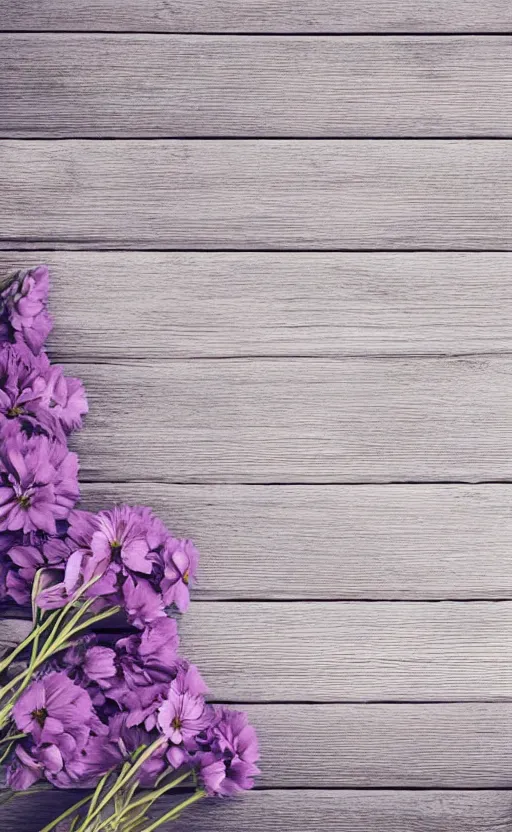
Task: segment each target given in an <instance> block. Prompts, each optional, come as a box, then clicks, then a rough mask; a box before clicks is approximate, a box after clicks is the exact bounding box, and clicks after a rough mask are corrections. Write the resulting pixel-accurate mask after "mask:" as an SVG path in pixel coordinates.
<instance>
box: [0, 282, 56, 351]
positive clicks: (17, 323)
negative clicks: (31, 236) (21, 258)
mask: <svg viewBox="0 0 512 832" xmlns="http://www.w3.org/2000/svg"><path fill="white" fill-rule="evenodd" d="M49 285H50V281H49V274H48V269H47V267H46V266H38V267H37V268H35V269H32V270H30V271H28V272H25V273H21V274H20V275H19V276H17V277H16V278H15V279H14V280H13V281H11V283H10V284H9V286H7V288H6V289H4V290H3V292H2V293H1V294H0V305H1V307H2V315H1V318H2V324H3V326H2V330H1V334H2V336H3V339H4V341H10V342H16V343H18V344H21V345H26V346H27V347H28V348H29V349H30V350H31V351H32V352H33V353H34V355H37V354H38V353H39V352H40V350H41V348H42V346H43V344H44V342H45V340H46V338H47V337H48V334H49V333H50V331H51V328H52V320H51V317H50V315H49V314H48V310H47V301H48V291H49Z"/></svg>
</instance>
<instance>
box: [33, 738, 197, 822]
mask: <svg viewBox="0 0 512 832" xmlns="http://www.w3.org/2000/svg"><path fill="white" fill-rule="evenodd" d="M165 742H166V740H165V738H164V737H160V738H159V739H158V740H156V741H155V742H154V743H152V745H149V746H141V747H140V748H139V749H137V751H136V752H135V753H134V754H133V755H132V757H131V758H130V760H128V761H127V762H125V763H124V765H123V766H122V768H121V770H120V771H119V772H118V773H117V772H109V773H107V774H105V775H104V776H103V777H102V778H101V780H100V781H99V783H98V785H97V787H96V789H95V790H94V792H93V793H92V794H91V795H88V796H87V797H84V798H82V799H81V800H79V801H78V802H77V803H75V805H74V806H71V808H69V809H67V810H66V811H65V812H63V813H62V814H61V815H60V816H59V817H58V818H56V819H55V820H53V821H52V822H51V823H49V824H48V825H47V826H45V827H44V828H43V829H41V830H40V832H52V830H56V829H57V828H59V829H62V828H65V829H66V832H153V830H155V829H158V828H159V827H160V826H162V824H164V823H168V822H169V821H172V820H176V818H178V817H179V815H180V814H181V813H182V812H183V810H184V809H186V808H187V807H188V806H191V805H192V804H193V803H197V802H198V801H199V800H202V799H203V798H204V797H206V791H205V790H204V789H202V788H198V786H197V780H196V776H195V772H194V771H192V770H191V769H186V770H184V771H182V772H181V773H180V772H177V771H174V770H173V769H170V768H167V769H166V770H165V771H164V772H163V773H162V774H161V775H160V777H159V778H158V779H157V780H156V783H155V785H154V787H153V788H152V789H151V790H144V789H140V788H139V781H138V779H137V774H138V773H139V772H140V769H141V768H142V766H143V765H144V763H145V762H146V761H147V760H149V758H150V757H151V756H152V754H154V753H155V752H156V751H158V749H159V748H160V747H161V746H162V745H163V744H164V743H165ZM188 780H191V781H192V783H193V785H194V791H193V792H192V793H191V794H190V793H188V794H187V795H186V796H185V797H184V799H183V800H182V801H180V802H178V803H176V805H175V806H173V807H172V809H170V810H169V811H167V812H165V813H164V814H163V815H161V816H160V817H159V818H157V819H156V820H151V818H150V817H149V815H148V812H149V811H150V809H152V807H153V805H154V804H155V803H156V802H157V801H158V800H160V799H161V798H162V797H163V796H164V795H166V794H168V793H169V792H170V791H171V790H172V789H175V788H177V787H178V786H182V785H185V784H186V782H187V781H188ZM66 821H67V822H68V824H69V825H67V824H66ZM60 824H63V826H60Z"/></svg>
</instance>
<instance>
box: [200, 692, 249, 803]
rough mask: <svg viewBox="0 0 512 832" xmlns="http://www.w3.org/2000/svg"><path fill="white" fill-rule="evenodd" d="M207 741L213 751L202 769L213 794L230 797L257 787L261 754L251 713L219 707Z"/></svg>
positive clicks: (203, 776) (205, 759)
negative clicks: (249, 714) (248, 717)
mask: <svg viewBox="0 0 512 832" xmlns="http://www.w3.org/2000/svg"><path fill="white" fill-rule="evenodd" d="M206 743H207V745H209V749H210V750H207V751H206V752H205V753H204V754H203V755H202V757H201V760H200V772H201V777H202V779H203V781H204V784H205V787H206V789H207V791H208V793H209V794H210V795H218V796H230V795H233V794H235V793H236V792H238V791H241V790H244V789H252V788H253V786H254V778H255V777H256V775H258V774H259V773H260V771H259V768H258V767H257V765H256V763H257V761H258V760H259V758H260V755H259V749H258V739H257V736H256V732H255V730H254V728H253V727H252V725H249V723H248V721H247V714H245V713H243V712H241V711H230V710H229V709H227V708H219V709H218V710H217V712H216V719H215V722H214V725H213V727H212V728H211V731H210V736H209V738H208V739H207V740H206Z"/></svg>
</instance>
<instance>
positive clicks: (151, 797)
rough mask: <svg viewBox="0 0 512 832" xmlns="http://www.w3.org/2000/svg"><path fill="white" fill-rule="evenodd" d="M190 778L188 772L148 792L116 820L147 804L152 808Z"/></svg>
mask: <svg viewBox="0 0 512 832" xmlns="http://www.w3.org/2000/svg"><path fill="white" fill-rule="evenodd" d="M189 777H190V771H186V772H185V773H184V774H182V775H181V776H180V777H177V778H176V779H175V780H173V781H172V783H168V784H167V786H162V788H161V789H156V790H152V791H150V792H148V793H147V794H145V795H144V797H141V798H139V800H136V801H135V803H130V804H129V805H128V806H126V807H125V808H124V809H123V810H122V812H121V813H120V814H119V815H118V816H117V817H116V820H120V819H121V818H122V817H123V815H126V814H128V812H131V811H132V809H138V808H139V806H144V805H145V804H147V803H149V805H150V806H151V805H152V804H153V803H154V802H155V800H158V798H159V797H162V796H163V795H164V794H165V793H166V792H168V791H170V790H171V789H175V788H176V787H177V786H179V785H180V784H181V783H183V782H184V781H185V780H187V779H188V778H189ZM100 828H101V827H100Z"/></svg>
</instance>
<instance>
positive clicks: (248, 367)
mask: <svg viewBox="0 0 512 832" xmlns="http://www.w3.org/2000/svg"><path fill="white" fill-rule="evenodd" d="M68 372H69V373H70V374H73V375H78V376H80V377H81V378H83V380H84V383H85V386H86V389H87V391H88V396H89V402H90V408H91V409H90V414H89V416H88V418H87V425H86V429H85V430H84V431H82V432H81V433H79V434H77V435H76V436H74V437H73V438H72V446H73V448H75V449H76V450H77V451H78V452H79V454H80V456H81V463H82V475H81V476H82V479H84V480H92V481H106V482H111V481H122V482H126V481H149V482H151V481H153V482H154V481H162V482H174V483H180V482H184V483H194V482H197V483H207V482H210V483H219V482H244V483H300V482H303V483H307V482H316V483H329V482H334V483H336V482H346V483H351V482H367V483H372V482H393V481H446V480H449V481H456V482H461V481H469V482H475V481H481V480H510V479H511V478H512V462H511V460H512V431H511V429H510V419H509V410H510V402H511V396H512V359H511V358H509V357H505V356H481V357H473V358H425V359H393V358H389V359H384V358H380V359H378V358H375V359H342V360H335V359H272V360H265V359H260V360H258V359H247V360H243V359H241V360H229V361H226V360H207V359H205V360H202V361H187V360H183V361H172V362H151V361H140V362H135V363H130V364H127V365H125V364H115V365H113V364H71V365H69V367H68ZM142 496H143V495H142Z"/></svg>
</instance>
